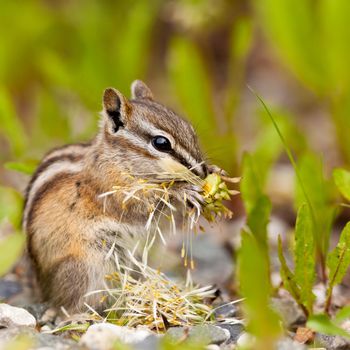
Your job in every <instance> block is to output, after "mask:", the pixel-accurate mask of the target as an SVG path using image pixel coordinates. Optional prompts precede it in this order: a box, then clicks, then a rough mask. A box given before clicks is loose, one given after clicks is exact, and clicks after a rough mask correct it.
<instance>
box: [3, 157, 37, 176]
mask: <svg viewBox="0 0 350 350" xmlns="http://www.w3.org/2000/svg"><path fill="white" fill-rule="evenodd" d="M37 166H38V162H37V161H30V160H27V161H25V162H6V163H5V169H8V170H14V171H18V172H19V173H23V174H25V175H32V174H33V173H34V171H35V169H36V167H37Z"/></svg>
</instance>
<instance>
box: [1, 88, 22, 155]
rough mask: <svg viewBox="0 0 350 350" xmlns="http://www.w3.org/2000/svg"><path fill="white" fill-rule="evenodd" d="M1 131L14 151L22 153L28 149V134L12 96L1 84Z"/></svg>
mask: <svg viewBox="0 0 350 350" xmlns="http://www.w3.org/2000/svg"><path fill="white" fill-rule="evenodd" d="M0 132H1V133H3V134H4V136H5V137H6V138H7V141H8V142H9V144H10V146H11V149H12V151H13V153H14V154H15V155H16V156H19V155H21V154H22V153H23V152H24V151H25V149H26V145H27V142H26V135H25V132H24V129H23V125H22V123H21V121H20V120H19V118H18V116H17V114H16V111H15V108H14V106H13V104H12V101H11V98H10V96H9V94H8V93H7V91H6V90H5V89H4V88H2V87H1V86H0Z"/></svg>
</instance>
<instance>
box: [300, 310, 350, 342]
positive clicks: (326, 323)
mask: <svg viewBox="0 0 350 350" xmlns="http://www.w3.org/2000/svg"><path fill="white" fill-rule="evenodd" d="M306 326H307V327H309V328H311V329H313V330H314V331H316V332H319V333H322V334H328V335H340V336H341V337H345V338H348V339H350V334H349V333H348V332H346V331H345V330H344V329H342V328H340V327H338V326H337V325H336V324H335V323H333V322H332V320H331V319H330V318H329V317H328V316H327V315H324V314H320V315H313V316H311V317H310V318H309V320H308V321H307V323H306Z"/></svg>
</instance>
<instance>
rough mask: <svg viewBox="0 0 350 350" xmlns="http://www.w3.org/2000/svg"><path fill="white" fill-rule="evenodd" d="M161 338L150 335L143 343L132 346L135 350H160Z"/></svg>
mask: <svg viewBox="0 0 350 350" xmlns="http://www.w3.org/2000/svg"><path fill="white" fill-rule="evenodd" d="M160 340H161V336H158V335H149V336H148V337H147V338H145V339H144V340H143V341H141V342H138V343H136V344H134V345H133V346H132V349H133V350H159V349H160V348H161V346H160Z"/></svg>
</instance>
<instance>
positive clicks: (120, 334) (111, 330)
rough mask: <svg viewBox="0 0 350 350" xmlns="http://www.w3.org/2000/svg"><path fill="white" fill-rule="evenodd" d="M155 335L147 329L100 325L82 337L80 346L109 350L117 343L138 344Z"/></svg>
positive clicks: (108, 324) (96, 349)
mask: <svg viewBox="0 0 350 350" xmlns="http://www.w3.org/2000/svg"><path fill="white" fill-rule="evenodd" d="M152 334H153V333H152V332H151V331H150V330H149V329H147V328H141V327H139V328H130V327H121V326H116V325H113V324H111V323H98V324H94V325H92V326H90V327H89V328H88V330H87V331H86V333H85V334H84V335H83V336H82V337H81V339H80V342H79V344H80V345H82V346H86V347H87V348H88V349H91V350H109V349H110V348H111V346H112V345H113V344H114V343H115V342H116V341H121V342H123V343H125V344H136V343H140V342H142V341H144V340H145V339H146V338H147V337H148V336H149V335H152Z"/></svg>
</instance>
